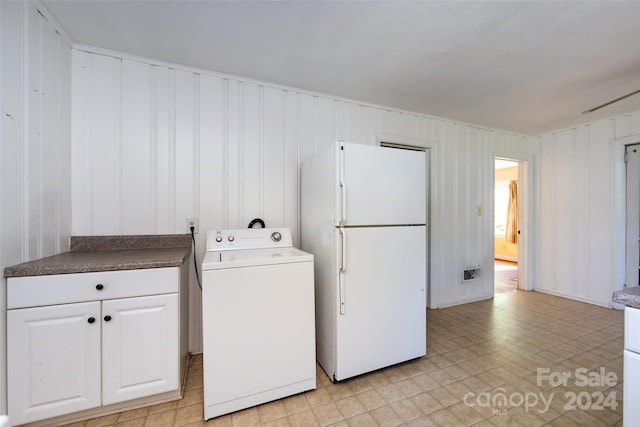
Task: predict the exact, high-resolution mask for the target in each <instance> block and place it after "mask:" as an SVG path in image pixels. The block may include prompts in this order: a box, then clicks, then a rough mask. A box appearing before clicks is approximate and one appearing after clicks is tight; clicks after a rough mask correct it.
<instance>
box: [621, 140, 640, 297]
mask: <svg viewBox="0 0 640 427" xmlns="http://www.w3.org/2000/svg"><path fill="white" fill-rule="evenodd" d="M624 158H625V162H626V164H627V168H626V169H627V171H626V174H627V185H626V187H627V203H626V204H627V215H626V216H627V221H626V222H627V225H626V229H627V230H626V261H625V270H626V271H625V286H626V287H634V286H638V285H639V284H640V277H639V275H640V239H639V237H640V144H637V145H627V146H626V147H625V154H624Z"/></svg>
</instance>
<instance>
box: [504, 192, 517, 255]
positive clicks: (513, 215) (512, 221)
mask: <svg viewBox="0 0 640 427" xmlns="http://www.w3.org/2000/svg"><path fill="white" fill-rule="evenodd" d="M504 239H505V240H506V241H507V242H509V243H518V181H510V182H509V205H508V206H507V226H506V228H505V233H504Z"/></svg>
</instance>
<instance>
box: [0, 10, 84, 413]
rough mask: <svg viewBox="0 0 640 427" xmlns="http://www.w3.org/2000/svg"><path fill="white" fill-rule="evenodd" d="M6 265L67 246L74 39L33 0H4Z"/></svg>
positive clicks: (1, 231) (0, 35)
mask: <svg viewBox="0 0 640 427" xmlns="http://www.w3.org/2000/svg"><path fill="white" fill-rule="evenodd" d="M0 52H1V53H0V76H1V79H2V82H1V84H0V88H1V92H0V112H1V116H2V118H1V120H0V135H1V136H0V138H1V144H0V162H1V166H0V236H1V240H0V271H2V270H4V268H5V267H6V266H9V265H13V264H18V263H21V262H25V261H30V260H33V259H35V258H40V257H43V256H47V255H53V254H55V253H58V252H61V251H64V250H67V249H68V247H69V235H70V233H71V178H70V170H71V138H70V123H71V115H70V108H71V107H70V95H71V43H70V41H69V40H68V38H67V37H66V36H64V35H63V32H62V30H61V29H60V28H59V27H57V24H56V23H55V22H54V21H53V19H51V17H50V16H49V15H48V14H47V13H46V11H44V10H42V11H40V10H39V6H38V5H37V4H36V3H33V2H22V1H15V2H14V1H2V2H0ZM0 281H1V282H0V288H2V291H1V292H0V313H2V315H0V414H5V413H6V406H5V404H6V399H5V396H6V390H5V387H6V383H7V382H6V376H5V373H6V372H5V369H6V363H5V357H6V349H5V343H6V340H5V331H6V325H5V323H4V322H5V316H4V312H5V308H6V300H5V298H6V293H5V292H4V289H5V285H6V281H5V279H4V277H2V278H1V279H0Z"/></svg>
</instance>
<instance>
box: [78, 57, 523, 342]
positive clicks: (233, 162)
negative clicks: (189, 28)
mask: <svg viewBox="0 0 640 427" xmlns="http://www.w3.org/2000/svg"><path fill="white" fill-rule="evenodd" d="M73 100H74V110H73V111H74V113H73V118H74V120H73V174H74V175H73V197H72V203H73V234H76V235H85V234H89V235H92V234H96V235H97V234H120V233H127V234H131V233H132V234H155V233H182V232H185V231H186V227H185V219H186V217H198V218H200V230H201V233H200V234H199V236H198V239H197V242H198V244H197V248H198V256H199V260H198V262H200V260H201V257H202V253H203V250H204V238H205V231H206V230H210V229H217V228H218V229H219V228H244V227H246V226H247V224H248V223H249V221H250V220H251V219H252V218H255V217H262V218H263V219H264V220H265V221H266V223H267V225H268V226H288V227H290V228H291V229H292V231H293V235H294V239H295V243H296V244H297V238H298V224H299V218H298V191H299V189H298V170H299V166H300V164H301V163H302V162H303V161H304V160H305V159H307V158H309V157H310V156H312V155H313V154H314V153H315V152H317V151H318V150H320V149H322V148H323V147H325V146H327V145H328V144H331V143H332V142H333V141H335V140H336V139H340V138H342V139H346V140H348V141H351V142H358V143H363V144H376V143H377V142H376V139H375V138H376V133H384V134H388V135H396V136H398V137H411V138H418V139H422V140H426V141H430V143H431V144H432V145H433V147H432V148H433V149H432V152H431V153H430V154H431V163H432V169H433V171H434V172H433V175H432V207H433V209H432V210H433V213H432V229H433V230H434V231H433V233H432V250H433V252H432V253H433V257H434V258H433V259H432V264H433V265H434V276H433V277H432V286H433V287H434V297H433V298H432V305H434V306H442V305H452V304H457V303H460V302H463V301H472V300H477V299H482V298H487V297H490V296H491V290H492V286H493V275H492V274H491V272H492V260H493V258H492V252H491V245H492V244H491V242H490V240H491V239H492V235H491V234H490V229H492V221H493V218H492V217H491V218H490V217H489V216H488V215H487V214H488V212H489V206H490V205H491V203H492V201H490V200H489V198H490V197H491V193H490V192H489V171H490V169H489V168H490V167H491V164H492V157H491V152H492V146H493V141H494V140H496V138H495V136H494V135H500V138H498V139H504V140H508V141H510V142H511V145H512V146H511V147H510V148H511V149H512V150H513V151H515V152H518V150H519V151H520V152H524V153H531V152H532V150H533V148H532V147H533V141H534V139H533V138H529V137H526V136H522V135H514V134H510V133H505V132H500V131H496V130H489V129H480V128H477V127H472V126H469V125H466V124H460V123H455V122H451V121H447V120H442V119H438V118H432V117H427V116H424V115H419V114H413V113H408V112H404V111H399V110H394V109H389V108H382V107H378V106H374V105H368V104H363V103H359V102H354V101H350V100H344V99H335V98H332V97H329V96H324V95H320V94H313V93H308V92H304V91H298V90H294V89H290V88H283V87H279V86H275V85H271V84H267V83H261V82H255V81H249V80H245V79H242V78H238V77H232V76H224V75H219V74H216V73H213V72H206V71H203V70H192V69H187V68H184V67H178V66H174V65H169V64H162V63H157V62H154V61H151V60H146V59H141V58H135V57H128V56H126V55H123V54H118V53H115V52H104V51H100V50H98V49H90V48H88V47H82V48H81V47H78V48H77V49H74V51H73ZM477 206H482V207H483V210H484V212H485V214H484V215H482V216H480V217H479V216H477V215H476V209H477ZM445 219H446V221H445ZM436 229H437V230H436ZM470 265H480V266H481V267H482V268H483V270H484V271H485V273H487V274H486V275H485V277H484V278H483V280H481V281H477V282H471V283H466V284H462V270H463V268H464V267H467V266H470ZM192 271H193V270H192ZM191 276H192V285H191V294H192V300H191V309H190V311H191V331H192V333H191V349H192V350H193V351H199V350H200V348H201V343H200V298H199V297H200V294H199V292H200V291H199V289H198V288H197V287H196V286H195V281H194V274H192V275H191Z"/></svg>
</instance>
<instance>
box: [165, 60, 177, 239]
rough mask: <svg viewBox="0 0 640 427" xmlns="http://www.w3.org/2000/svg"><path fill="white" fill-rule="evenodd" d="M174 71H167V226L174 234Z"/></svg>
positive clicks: (175, 184) (175, 94)
mask: <svg viewBox="0 0 640 427" xmlns="http://www.w3.org/2000/svg"><path fill="white" fill-rule="evenodd" d="M176 92H177V91H176V70H175V69H173V68H170V69H169V101H170V105H169V112H168V113H169V141H168V142H169V156H168V157H169V159H168V162H169V164H168V167H169V197H168V203H169V206H167V211H168V212H169V224H170V229H171V231H172V232H173V233H175V232H176V186H177V185H178V184H177V182H176V114H177V106H176V103H177V93H176Z"/></svg>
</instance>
